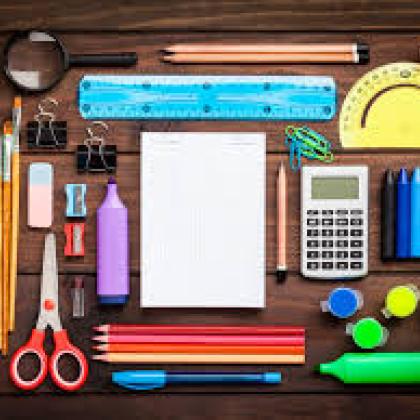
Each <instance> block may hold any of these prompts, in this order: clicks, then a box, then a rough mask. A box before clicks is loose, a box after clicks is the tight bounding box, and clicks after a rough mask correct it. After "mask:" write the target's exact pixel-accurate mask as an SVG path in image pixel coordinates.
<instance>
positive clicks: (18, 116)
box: [9, 96, 22, 331]
mask: <svg viewBox="0 0 420 420" xmlns="http://www.w3.org/2000/svg"><path fill="white" fill-rule="evenodd" d="M21 120H22V98H21V97H20V96H16V97H15V98H14V102H13V111H12V123H13V149H12V231H11V240H10V242H11V244H10V305H9V309H10V313H9V330H10V331H14V329H15V316H16V309H15V308H16V287H17V257H18V242H19V209H20V203H19V193H20V138H19V137H20V126H21Z"/></svg>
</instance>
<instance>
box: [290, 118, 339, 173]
mask: <svg viewBox="0 0 420 420" xmlns="http://www.w3.org/2000/svg"><path fill="white" fill-rule="evenodd" d="M285 134H286V138H285V144H286V146H287V147H288V148H289V162H290V167H291V168H292V169H293V170H294V171H297V170H299V168H300V167H301V165H302V156H303V157H306V158H307V159H311V160H312V159H317V160H320V161H322V162H325V163H330V162H332V161H333V160H334V156H333V154H332V152H331V142H330V141H328V140H327V139H326V138H325V137H324V136H322V135H321V134H319V133H317V132H316V131H314V130H312V129H310V128H308V127H305V126H303V127H294V126H292V125H289V126H287V127H286V130H285Z"/></svg>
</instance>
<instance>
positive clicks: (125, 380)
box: [112, 370, 166, 391]
mask: <svg viewBox="0 0 420 420" xmlns="http://www.w3.org/2000/svg"><path fill="white" fill-rule="evenodd" d="M112 382H113V383H115V384H117V385H120V386H122V387H124V388H127V389H132V390H137V391H141V390H144V391H146V390H149V389H156V388H162V387H164V386H165V384H166V373H165V371H164V370H131V371H125V372H112Z"/></svg>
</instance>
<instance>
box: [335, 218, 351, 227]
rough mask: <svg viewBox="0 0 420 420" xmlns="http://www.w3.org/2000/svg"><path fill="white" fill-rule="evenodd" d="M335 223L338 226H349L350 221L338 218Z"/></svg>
mask: <svg viewBox="0 0 420 420" xmlns="http://www.w3.org/2000/svg"><path fill="white" fill-rule="evenodd" d="M335 224H336V225H337V226H347V225H348V224H349V221H348V220H347V219H337V220H336V221H335Z"/></svg>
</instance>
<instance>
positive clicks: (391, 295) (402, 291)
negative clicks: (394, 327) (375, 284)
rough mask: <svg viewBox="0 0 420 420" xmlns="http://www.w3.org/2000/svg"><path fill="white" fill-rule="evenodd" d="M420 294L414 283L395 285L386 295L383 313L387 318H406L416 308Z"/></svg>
mask: <svg viewBox="0 0 420 420" xmlns="http://www.w3.org/2000/svg"><path fill="white" fill-rule="evenodd" d="M419 296H420V292H419V290H418V289H417V287H416V286H414V285H412V284H408V285H404V286H396V287H393V288H392V289H391V290H390V291H389V292H388V294H387V295H386V298H385V307H384V308H383V309H382V313H383V315H384V316H385V317H386V318H391V317H393V316H395V317H397V318H406V317H408V316H410V315H412V314H413V313H414V311H415V310H416V308H417V304H418V301H419Z"/></svg>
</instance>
